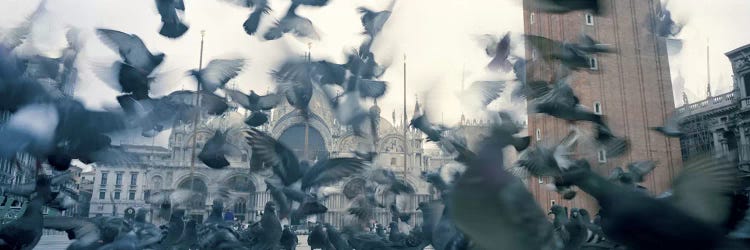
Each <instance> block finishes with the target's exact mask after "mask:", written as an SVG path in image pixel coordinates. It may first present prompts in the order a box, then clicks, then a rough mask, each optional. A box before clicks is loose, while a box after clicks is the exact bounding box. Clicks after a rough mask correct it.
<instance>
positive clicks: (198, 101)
mask: <svg viewBox="0 0 750 250" xmlns="http://www.w3.org/2000/svg"><path fill="white" fill-rule="evenodd" d="M205 36H206V31H205V30H201V51H200V56H199V57H198V70H201V69H202V68H203V38H204V37H205ZM197 85H198V86H197V91H196V95H195V105H196V106H197V107H198V112H195V118H194V119H193V135H192V144H193V145H192V149H191V150H192V152H191V156H190V192H191V193H192V192H193V191H194V189H195V177H194V174H195V141H196V139H197V138H196V136H195V135H196V134H197V133H198V121H199V120H200V116H201V84H200V83H198V84H197ZM189 209H192V207H190V208H189ZM191 212H192V211H191Z"/></svg>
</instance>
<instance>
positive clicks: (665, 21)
mask: <svg viewBox="0 0 750 250" xmlns="http://www.w3.org/2000/svg"><path fill="white" fill-rule="evenodd" d="M659 10H660V11H658V12H657V13H655V14H654V15H653V23H652V25H648V27H649V29H650V30H651V32H653V33H654V34H656V35H657V36H660V37H667V38H669V37H675V36H677V35H679V34H680V32H681V31H682V28H683V27H685V24H681V23H677V22H675V21H674V20H673V19H672V12H671V11H669V10H668V9H667V6H666V5H662V6H661V8H660V9H659ZM649 20H651V19H649Z"/></svg>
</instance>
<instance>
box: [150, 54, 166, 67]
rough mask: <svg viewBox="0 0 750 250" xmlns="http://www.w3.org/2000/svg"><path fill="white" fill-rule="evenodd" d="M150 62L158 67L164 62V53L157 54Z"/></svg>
mask: <svg viewBox="0 0 750 250" xmlns="http://www.w3.org/2000/svg"><path fill="white" fill-rule="evenodd" d="M151 61H152V62H153V63H154V65H155V66H156V65H159V64H161V63H162V62H163V61H164V53H158V54H156V55H154V56H153V57H151Z"/></svg>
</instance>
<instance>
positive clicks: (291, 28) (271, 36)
mask: <svg viewBox="0 0 750 250" xmlns="http://www.w3.org/2000/svg"><path fill="white" fill-rule="evenodd" d="M306 2H315V1H296V0H294V1H292V5H291V6H289V9H288V10H287V12H286V14H285V15H284V17H282V18H281V20H279V21H277V22H276V23H275V24H274V26H273V27H271V28H269V29H268V30H267V31H266V33H265V34H263V38H264V39H266V40H276V39H279V38H281V37H282V36H283V35H284V34H287V33H291V34H292V35H294V36H296V37H299V38H310V39H313V40H319V39H320V35H318V32H317V31H316V30H315V27H314V26H313V23H312V21H310V19H307V18H306V17H303V16H300V15H297V8H298V7H299V6H300V5H303V4H304V5H309V4H305V3H306ZM325 2H328V1H325ZM310 6H315V5H310Z"/></svg>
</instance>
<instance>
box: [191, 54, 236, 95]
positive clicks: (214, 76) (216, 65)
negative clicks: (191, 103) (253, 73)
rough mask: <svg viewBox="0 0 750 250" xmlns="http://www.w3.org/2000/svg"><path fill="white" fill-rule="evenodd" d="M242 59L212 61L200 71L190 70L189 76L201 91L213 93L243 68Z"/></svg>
mask: <svg viewBox="0 0 750 250" xmlns="http://www.w3.org/2000/svg"><path fill="white" fill-rule="evenodd" d="M245 63H246V62H245V60H244V59H228V60H225V59H214V60H211V61H210V62H208V64H207V65H206V66H205V67H203V69H200V70H190V72H189V73H190V75H192V76H193V77H195V79H196V81H198V84H200V85H201V87H202V88H203V90H205V91H207V92H209V93H213V92H214V91H216V89H218V88H223V87H224V85H225V84H227V82H229V80H231V79H232V78H234V77H236V76H237V75H239V73H240V71H242V68H243V67H245Z"/></svg>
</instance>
